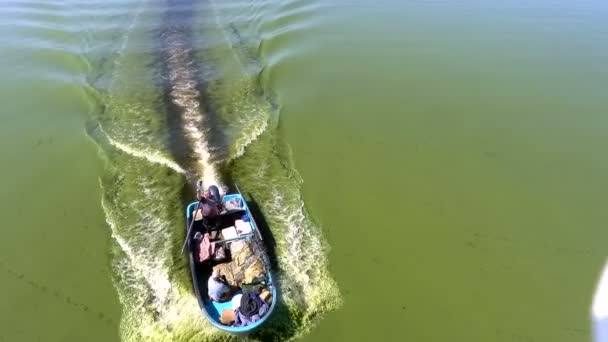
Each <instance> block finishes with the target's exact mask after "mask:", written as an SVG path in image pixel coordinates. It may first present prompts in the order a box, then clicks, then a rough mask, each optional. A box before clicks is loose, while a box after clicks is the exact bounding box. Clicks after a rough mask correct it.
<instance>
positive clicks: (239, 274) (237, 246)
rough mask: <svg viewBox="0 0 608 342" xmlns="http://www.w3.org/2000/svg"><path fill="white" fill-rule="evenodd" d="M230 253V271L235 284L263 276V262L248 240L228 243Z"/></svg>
mask: <svg viewBox="0 0 608 342" xmlns="http://www.w3.org/2000/svg"><path fill="white" fill-rule="evenodd" d="M230 254H231V255H232V262H231V264H232V271H233V273H234V276H235V281H236V285H237V286H241V285H243V284H248V283H251V282H253V280H255V279H256V278H260V277H264V263H263V261H262V259H261V258H260V257H259V256H258V255H256V254H255V253H254V252H253V248H252V246H251V242H250V241H246V240H240V241H235V242H233V243H232V244H231V245H230Z"/></svg>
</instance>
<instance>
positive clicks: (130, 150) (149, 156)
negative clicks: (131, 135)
mask: <svg viewBox="0 0 608 342" xmlns="http://www.w3.org/2000/svg"><path fill="white" fill-rule="evenodd" d="M99 130H100V131H101V133H103V135H104V136H105V138H106V139H107V140H108V142H109V143H110V144H111V145H112V146H114V147H116V148H117V149H119V150H121V151H123V152H124V153H127V154H129V155H132V156H134V157H137V158H141V159H145V160H147V161H149V162H150V163H153V164H160V165H163V166H166V167H168V168H170V169H171V170H173V171H175V172H177V173H180V174H184V175H185V174H186V173H187V172H186V170H184V169H183V168H182V167H181V166H179V165H178V164H177V163H176V162H174V161H173V160H170V159H168V158H167V157H165V156H163V155H162V154H160V153H158V152H156V151H151V150H143V149H137V148H134V147H131V146H129V145H127V144H123V143H121V142H119V141H116V140H114V139H112V138H111V137H110V136H109V135H108V133H106V131H105V130H104V129H103V127H101V125H100V126H99Z"/></svg>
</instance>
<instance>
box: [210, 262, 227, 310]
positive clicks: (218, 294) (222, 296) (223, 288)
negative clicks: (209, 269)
mask: <svg viewBox="0 0 608 342" xmlns="http://www.w3.org/2000/svg"><path fill="white" fill-rule="evenodd" d="M207 294H208V295H209V298H211V300H213V301H216V302H221V301H225V300H227V299H229V298H228V297H229V296H230V287H228V285H226V284H225V283H224V281H223V280H222V279H221V278H220V273H219V272H218V271H217V270H214V271H213V274H212V275H211V277H209V281H208V282H207Z"/></svg>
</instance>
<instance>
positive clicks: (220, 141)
mask: <svg viewBox="0 0 608 342" xmlns="http://www.w3.org/2000/svg"><path fill="white" fill-rule="evenodd" d="M142 4H143V5H142V6H144V8H143V9H141V10H138V11H137V12H136V13H135V15H134V17H133V22H131V23H130V24H128V25H125V27H128V34H126V35H117V36H119V37H122V39H120V40H119V41H117V43H116V45H117V46H118V48H117V49H118V51H119V53H114V54H113V58H115V60H114V61H113V62H111V63H108V61H107V60H104V61H103V64H104V65H109V64H110V65H113V68H112V71H111V75H110V76H106V75H101V76H96V77H94V79H95V80H96V82H95V84H93V87H94V88H95V89H96V90H97V91H98V92H99V93H100V94H101V95H99V96H97V97H98V101H100V102H102V103H101V104H100V105H99V106H97V107H96V108H99V110H98V113H96V117H95V121H97V123H96V126H95V127H97V129H96V130H94V131H95V132H96V133H91V134H92V135H96V136H95V138H96V139H95V140H96V142H97V143H98V144H99V145H100V147H101V153H102V155H103V156H104V159H105V160H106V161H107V163H106V172H105V173H104V175H103V177H102V178H101V179H100V184H101V187H102V190H103V192H102V193H103V198H102V201H101V206H102V208H103V211H104V213H105V216H106V220H107V222H108V226H109V228H110V229H111V235H112V239H113V240H114V241H115V243H114V245H113V246H114V247H113V250H112V254H113V260H114V262H113V277H114V284H115V286H116V289H117V292H118V295H119V299H120V301H121V303H122V305H123V316H122V318H121V324H120V336H121V339H122V340H124V341H201V340H233V339H235V337H234V336H232V335H227V334H226V333H223V332H220V331H219V330H217V329H214V328H212V327H211V325H210V324H209V323H208V322H206V321H205V320H204V318H203V316H202V315H201V312H200V309H199V307H198V303H197V300H196V298H195V297H194V294H193V292H192V287H191V279H190V275H189V270H188V265H187V260H186V258H185V257H184V256H183V255H182V254H181V246H182V242H183V234H184V225H185V222H184V217H183V211H184V203H185V201H186V200H185V197H188V200H189V199H190V198H191V196H192V195H191V194H190V192H188V193H187V194H185V193H184V189H188V190H187V191H189V190H190V187H191V183H192V182H193V180H196V179H198V178H202V179H203V182H204V183H205V185H206V186H208V185H211V184H219V185H221V184H222V180H223V179H230V180H231V181H235V182H236V183H238V184H239V186H240V187H241V188H242V189H243V190H246V193H245V195H246V196H247V195H248V196H250V197H251V198H252V200H253V204H254V205H255V206H257V207H259V209H260V211H261V212H262V214H263V216H264V217H263V218H264V220H265V221H267V225H268V227H269V228H270V230H271V234H272V237H273V239H272V240H275V243H274V244H273V245H272V246H271V248H272V249H273V252H274V253H273V254H274V255H275V257H274V259H276V267H277V270H276V273H277V276H278V282H279V289H280V291H281V302H280V304H281V307H280V308H277V309H279V310H277V311H278V312H276V313H275V315H274V316H273V319H272V320H271V321H270V322H269V324H268V326H267V327H266V326H265V327H264V329H262V330H261V331H260V332H259V333H257V334H256V335H254V336H251V338H253V339H261V340H269V339H271V340H293V339H295V338H298V337H299V336H301V335H302V334H305V333H306V332H308V331H309V330H310V329H311V328H312V327H313V326H314V324H315V322H316V321H317V320H318V319H319V318H320V317H322V315H323V313H325V312H327V311H330V310H333V309H335V308H337V307H338V306H339V305H340V303H341V297H340V294H339V291H338V286H337V284H336V282H335V281H334V280H333V278H332V277H331V275H330V274H329V271H328V265H327V253H328V246H327V245H326V243H325V242H324V240H323V238H322V234H321V229H320V227H319V226H318V225H316V224H315V223H314V222H313V221H312V220H311V219H310V217H309V215H308V214H307V212H306V209H305V205H304V202H303V200H302V197H301V194H300V183H301V181H300V179H299V177H297V173H296V171H295V169H294V168H293V166H292V163H291V156H290V154H289V153H283V152H282V151H287V150H288V149H287V148H285V146H284V143H283V142H282V141H281V139H280V137H279V135H278V133H277V132H278V119H279V115H278V113H279V106H278V105H276V104H274V101H273V100H272V98H273V97H272V95H271V94H270V93H269V91H268V89H265V86H264V85H262V84H261V76H260V75H262V71H263V67H262V63H261V61H260V60H259V58H253V57H252V56H253V55H252V53H251V50H252V48H251V47H250V46H243V44H251V45H252V46H259V45H260V42H259V41H255V39H251V41H249V40H248V39H249V38H246V37H244V35H242V34H240V33H239V31H238V30H239V27H238V25H236V24H234V23H233V22H232V21H231V19H230V17H229V16H228V17H226V13H225V12H224V8H222V7H221V6H218V5H215V4H213V3H211V2H205V3H203V4H198V5H196V6H195V5H194V4H193V2H191V1H189V0H167V2H166V3H156V2H150V3H148V2H142ZM209 16H212V17H209ZM220 18H222V19H220ZM197 20H201V23H199V22H198V21H197ZM225 22H226V23H230V24H229V25H226V26H225V27H224V26H223V24H222V23H225ZM199 24H200V25H199ZM194 27H202V28H203V29H204V33H202V32H197V31H196V30H194V29H193V28H194ZM197 34H199V35H201V37H204V39H201V38H199V36H198V35H197ZM227 39H228V40H229V41H226V40H227ZM100 64H101V62H100ZM227 70H229V71H227ZM105 78H108V79H109V80H110V81H109V82H104V79H105ZM104 84H108V85H107V86H104ZM189 184H190V185H189Z"/></svg>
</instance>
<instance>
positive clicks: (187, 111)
mask: <svg viewBox="0 0 608 342" xmlns="http://www.w3.org/2000/svg"><path fill="white" fill-rule="evenodd" d="M165 39H167V40H168V43H167V46H170V48H169V51H167V53H168V55H169V56H168V59H167V66H168V69H169V80H170V84H171V97H172V101H173V103H174V104H176V105H177V106H179V107H180V108H181V116H182V122H183V123H184V132H185V135H186V138H187V139H188V141H189V143H190V144H191V146H192V149H193V151H194V153H195V154H196V156H197V163H198V165H199V167H198V170H197V171H198V174H199V175H200V176H202V178H203V182H204V184H205V185H206V186H209V185H214V184H220V183H219V177H218V174H217V171H216V166H215V165H214V163H213V162H212V161H211V151H210V150H209V144H208V142H207V137H208V134H209V129H210V128H209V127H205V125H204V119H205V118H204V116H203V115H205V114H206V113H204V111H201V110H200V102H199V98H200V92H199V91H198V90H197V85H198V83H197V82H196V75H195V74H194V71H193V70H194V65H193V64H194V62H193V61H192V60H191V53H192V51H191V49H190V48H187V47H186V43H185V42H184V41H183V39H184V37H183V35H182V34H180V33H170V34H168V36H167V37H165Z"/></svg>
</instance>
